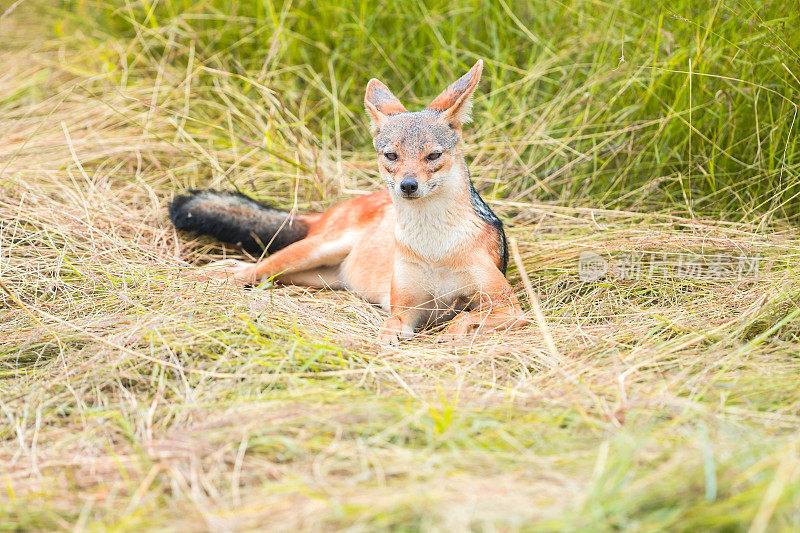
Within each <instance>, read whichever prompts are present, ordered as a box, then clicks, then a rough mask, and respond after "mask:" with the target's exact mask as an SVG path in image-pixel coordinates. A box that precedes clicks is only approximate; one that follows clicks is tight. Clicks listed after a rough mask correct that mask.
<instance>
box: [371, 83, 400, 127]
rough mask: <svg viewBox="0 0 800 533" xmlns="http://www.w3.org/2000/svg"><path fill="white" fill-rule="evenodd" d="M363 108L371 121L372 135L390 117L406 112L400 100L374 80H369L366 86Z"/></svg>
mask: <svg viewBox="0 0 800 533" xmlns="http://www.w3.org/2000/svg"><path fill="white" fill-rule="evenodd" d="M364 107H365V108H366V109H367V113H369V116H370V118H371V119H372V133H377V132H378V130H379V129H380V128H381V126H382V125H383V124H384V123H385V122H386V119H387V118H388V117H390V116H391V115H397V114H398V113H406V112H407V111H406V108H405V107H403V104H401V103H400V100H398V99H397V97H396V96H395V95H393V94H392V91H390V90H389V88H388V87H387V86H386V85H384V84H383V83H381V82H380V81H379V80H376V79H375V78H372V79H371V80H369V83H368V84H367V93H366V94H365V95H364Z"/></svg>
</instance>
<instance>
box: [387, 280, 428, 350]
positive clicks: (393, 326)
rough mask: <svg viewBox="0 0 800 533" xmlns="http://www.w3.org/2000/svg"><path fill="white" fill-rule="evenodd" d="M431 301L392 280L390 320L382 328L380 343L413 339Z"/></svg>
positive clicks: (393, 342) (394, 342)
mask: <svg viewBox="0 0 800 533" xmlns="http://www.w3.org/2000/svg"><path fill="white" fill-rule="evenodd" d="M429 299H430V298H426V297H425V295H424V294H422V293H420V292H419V291H415V290H413V289H412V288H407V287H403V286H402V285H399V284H398V283H397V281H396V280H392V291H391V294H390V296H389V306H390V313H389V318H387V319H386V321H385V322H384V323H383V325H382V326H381V329H380V332H379V333H378V342H379V343H380V344H396V343H397V342H398V341H399V340H400V339H409V338H411V337H413V336H414V329H415V328H416V326H417V324H418V323H419V321H420V318H421V317H422V316H423V315H424V314H425V313H426V312H427V307H426V305H425V304H426V302H427V300H429Z"/></svg>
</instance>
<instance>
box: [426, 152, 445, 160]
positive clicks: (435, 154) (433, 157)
mask: <svg viewBox="0 0 800 533" xmlns="http://www.w3.org/2000/svg"><path fill="white" fill-rule="evenodd" d="M441 156H442V152H431V153H430V154H428V156H427V157H426V158H425V159H427V160H428V161H436V160H437V159H439V158H440V157H441Z"/></svg>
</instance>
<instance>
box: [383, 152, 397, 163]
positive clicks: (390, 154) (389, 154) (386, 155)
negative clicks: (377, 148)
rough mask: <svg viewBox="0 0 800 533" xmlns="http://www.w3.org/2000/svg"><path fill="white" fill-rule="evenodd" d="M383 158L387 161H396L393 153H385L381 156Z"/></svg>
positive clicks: (395, 155)
mask: <svg viewBox="0 0 800 533" xmlns="http://www.w3.org/2000/svg"><path fill="white" fill-rule="evenodd" d="M383 157H385V158H386V159H388V160H389V161H396V160H397V154H396V153H394V152H386V153H385V154H383Z"/></svg>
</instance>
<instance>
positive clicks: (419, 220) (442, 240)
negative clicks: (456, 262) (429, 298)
mask: <svg viewBox="0 0 800 533" xmlns="http://www.w3.org/2000/svg"><path fill="white" fill-rule="evenodd" d="M395 207H396V209H397V225H396V226H395V238H396V239H397V240H398V242H400V243H401V244H403V245H404V246H407V247H409V248H410V249H411V250H413V251H414V253H416V254H417V255H419V256H420V257H421V258H423V259H425V260H426V261H430V262H432V263H435V262H437V261H441V260H442V259H444V258H445V257H447V256H449V255H451V254H452V253H454V252H456V251H457V250H458V248H459V247H460V246H461V245H462V244H463V243H464V242H465V241H467V240H469V239H474V238H475V237H476V236H477V234H478V232H479V231H480V228H479V227H478V226H477V225H476V224H475V223H474V221H473V220H472V217H466V216H464V211H463V209H461V206H458V208H456V206H454V204H453V198H451V197H449V195H437V197H435V198H430V199H428V198H420V199H418V200H410V201H409V200H403V199H399V200H398V201H396V202H395Z"/></svg>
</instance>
